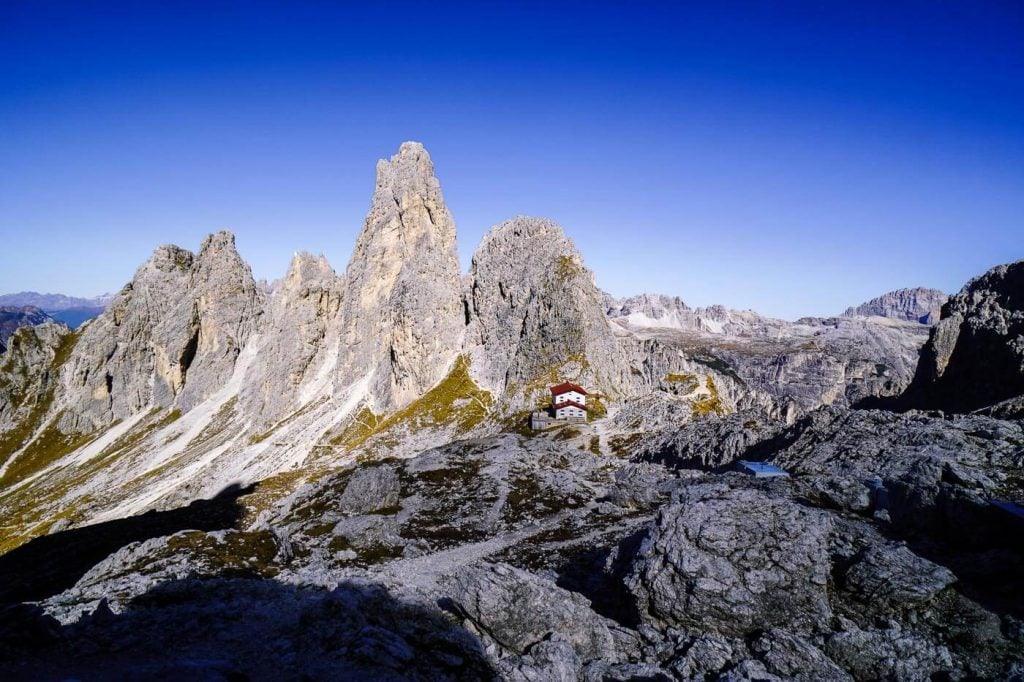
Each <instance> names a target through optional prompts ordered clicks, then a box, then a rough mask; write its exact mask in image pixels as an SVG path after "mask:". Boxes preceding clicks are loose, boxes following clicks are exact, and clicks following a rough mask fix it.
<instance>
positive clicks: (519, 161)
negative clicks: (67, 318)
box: [0, 0, 1024, 318]
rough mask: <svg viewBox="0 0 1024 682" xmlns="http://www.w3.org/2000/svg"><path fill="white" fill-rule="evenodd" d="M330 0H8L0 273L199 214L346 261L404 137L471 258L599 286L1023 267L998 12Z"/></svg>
mask: <svg viewBox="0 0 1024 682" xmlns="http://www.w3.org/2000/svg"><path fill="white" fill-rule="evenodd" d="M157 5H166V7H161V8H158V7H157ZM348 5H349V4H348V3H341V2H338V3H330V4H328V3H323V4H318V3H312V2H302V1H301V0H298V1H293V2H284V1H283V0H282V1H281V2H266V3H262V2H239V3H229V2H205V3H196V4H194V5H192V4H189V3H186V2H173V3H154V2H143V1H140V2H132V3H119V4H111V3H102V2H88V3H84V2H76V3H67V4H62V3H56V2H48V1H47V0H24V1H23V2H12V1H11V0H0V237H2V239H0V250H2V252H3V255H2V256H0V292H9V291H18V290H23V289H29V290H39V291H52V292H62V293H68V294H77V295H85V294H95V293H99V292H102V291H108V290H117V289H118V288H120V287H121V286H122V285H123V284H124V283H125V282H126V281H127V280H128V279H129V278H130V277H131V275H132V273H133V272H134V270H135V268H136V267H137V266H138V265H139V264H140V263H141V262H143V261H144V260H145V259H146V258H147V257H148V256H149V254H150V252H151V251H152V249H153V248H154V247H155V246H156V245H158V244H162V243H167V242H173V243H177V244H180V245H182V246H185V247H188V248H193V249H195V248H197V247H198V245H199V242H200V241H201V239H202V237H203V235H204V234H206V233H208V232H211V231H214V230H217V229H221V228H229V229H231V230H233V231H234V232H235V234H236V235H237V238H238V246H239V250H240V251H241V253H242V255H243V256H244V257H245V258H246V259H247V260H249V262H250V263H251V264H252V266H253V270H254V273H255V274H256V276H257V277H262V278H267V279H273V278H276V277H280V276H281V275H283V273H284V271H285V269H286V267H287V263H288V260H289V258H290V256H291V253H292V252H293V251H294V250H297V249H306V250H309V251H313V252H314V253H317V252H322V253H324V254H326V255H327V257H328V259H329V260H330V261H331V263H332V264H333V265H334V267H335V269H336V270H338V271H342V270H343V269H344V268H345V266H346V264H347V262H348V258H349V255H350V252H351V249H352V246H353V245H354V242H355V238H356V235H357V234H358V231H359V230H360V228H361V226H362V221H363V218H364V216H365V214H366V211H367V209H368V207H369V200H370V194H371V192H372V189H373V174H374V163H375V161H376V159H378V158H380V157H384V156H389V155H391V154H393V153H394V152H395V150H396V149H397V148H398V145H399V144H400V143H401V142H402V141H403V140H420V141H422V142H423V143H424V144H425V145H426V146H427V149H428V150H429V151H430V153H431V155H432V156H433V158H434V162H435V165H436V168H437V171H438V174H439V177H440V178H441V182H442V187H443V189H444V192H445V196H446V198H447V201H448V204H449V207H450V208H451V210H452V212H453V213H454V215H455V219H456V223H457V224H458V228H459V241H460V253H461V257H462V262H463V268H464V269H465V268H468V265H469V259H470V256H471V254H472V251H473V249H474V248H475V247H476V245H477V244H478V243H479V240H480V238H481V237H482V235H483V234H484V232H485V231H486V230H487V229H488V228H489V227H490V226H492V225H494V224H497V223H498V222H500V221H502V220H504V219H506V218H508V217H511V216H513V215H515V214H526V215H537V216H547V217H550V218H553V219H555V220H557V221H559V222H560V223H561V224H562V225H563V226H564V227H565V229H566V231H567V232H568V234H569V235H570V236H571V237H572V238H573V239H574V240H575V242H576V244H577V245H578V246H579V248H580V249H581V251H582V252H583V256H584V259H585V261H586V262H587V264H588V265H589V266H590V267H591V268H592V269H593V270H594V271H595V272H596V273H597V279H598V284H599V285H600V286H601V287H603V288H604V289H606V290H608V291H610V292H612V293H613V294H616V295H626V294H631V293H637V292H641V291H657V292H663V293H669V294H675V295H679V296H681V297H683V299H684V300H686V301H687V302H689V303H691V304H693V305H706V304H711V303H718V302H720V303H723V304H726V305H728V306H730V307H736V308H753V309H755V310H759V311H761V312H763V313H766V314H772V315H776V316H781V317H787V318H794V317H798V316H801V315H808V314H820V315H823V314H831V313H836V312H839V311H841V310H843V309H844V308H845V307H846V306H847V305H850V304H854V303H858V302H860V301H862V300H865V299H867V298H871V297H873V296H875V295H877V294H880V293H882V292H884V291H887V290H890V289H893V288H898V287H903V286H914V285H924V286H933V287H938V288H941V289H944V290H947V291H953V290H957V289H959V287H960V286H961V285H962V284H963V283H964V282H965V280H967V279H968V278H969V277H971V276H973V275H975V274H980V273H981V272H983V271H984V270H985V269H987V268H989V267H990V266H992V265H995V264H998V263H1001V262H1007V261H1011V260H1016V259H1020V258H1024V2H1020V1H1019V0H1011V1H1008V2H935V1H931V2H921V3H915V2H898V3H893V2H866V1H864V2H862V1H858V2H852V1H851V2H833V1H831V0H819V1H817V2H781V3H771V2H728V1H713V2H712V1H709V2H706V3H705V2H675V3H665V4H659V3H637V2H631V3H620V4H607V5H602V4H600V3H579V4H566V5H560V6H559V7H558V8H557V9H555V8H553V7H551V6H550V5H551V3H536V4H531V3H514V4H509V5H491V4H489V3H480V2H475V3H465V4H463V5H458V4H451V5H444V4H438V5H436V6H430V3H409V4H399V3H371V2H361V3H358V8H355V9H354V8H352V7H355V6H356V5H353V6H351V7H350V6H348ZM421 5H422V6H421ZM641 7H642V8H643V9H642V10H641V9H640V8H641Z"/></svg>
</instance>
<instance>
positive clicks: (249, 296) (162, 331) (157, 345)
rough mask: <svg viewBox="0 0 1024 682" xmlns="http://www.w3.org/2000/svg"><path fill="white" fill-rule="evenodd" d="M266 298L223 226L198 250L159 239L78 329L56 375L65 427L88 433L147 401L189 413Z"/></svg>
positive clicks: (224, 375) (228, 362)
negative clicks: (125, 281) (149, 254)
mask: <svg viewBox="0 0 1024 682" xmlns="http://www.w3.org/2000/svg"><path fill="white" fill-rule="evenodd" d="M264 304H265V299H264V296H263V294H262V292H261V291H260V290H259V289H258V288H257V286H256V283H255V282H254V281H253V278H252V272H251V270H250V269H249V266H248V265H247V264H246V263H245V261H243V260H242V258H241V256H239V255H238V252H237V251H236V250H235V238H234V236H233V235H232V234H231V233H229V232H219V233H217V234H214V235H210V236H209V237H207V238H206V239H205V240H204V241H203V244H202V246H201V248H200V249H199V253H198V254H197V255H193V254H192V253H191V252H189V251H186V250H185V249H181V248H178V247H176V246H161V247H160V248H158V249H157V250H156V251H155V252H154V254H153V256H152V257H151V258H150V259H149V261H147V262H146V263H145V264H144V265H143V266H142V267H141V268H139V270H138V271H137V272H136V273H135V277H134V278H133V279H132V281H131V282H130V283H129V284H128V285H127V286H125V288H124V289H122V290H121V292H120V293H119V294H118V295H117V296H116V297H115V299H114V301H113V302H112V303H111V304H110V307H109V308H108V309H107V310H106V311H105V312H104V313H103V315H101V316H100V317H99V318H97V319H96V320H95V321H94V322H92V323H91V324H89V325H88V326H87V327H86V328H85V329H84V330H83V332H82V334H81V338H80V339H79V342H78V343H77V344H76V346H75V351H74V352H73V353H72V356H71V358H70V360H69V361H68V363H67V365H66V366H65V368H64V373H63V374H62V383H63V391H62V393H63V395H62V399H61V400H60V403H61V405H60V406H61V407H62V408H63V410H64V417H63V418H62V420H61V424H62V427H63V428H64V429H65V430H73V431H82V432H90V431H93V430H95V429H97V428H100V427H102V426H105V425H107V424H109V423H110V422H111V421H113V420H115V419H124V418H127V417H129V416H131V415H133V414H135V413H137V412H139V411H140V410H142V409H144V408H146V407H147V406H150V405H155V406H170V405H175V406H177V407H179V408H180V409H182V410H184V411H187V410H188V409H191V407H193V406H194V405H195V404H197V403H198V402H200V401H202V400H203V399H204V398H206V397H208V396H210V395H211V394H212V393H214V392H215V391H217V390H218V389H219V388H220V387H221V386H222V385H223V384H224V383H225V382H226V381H227V379H228V378H229V377H230V376H231V374H232V371H233V370H234V365H235V360H236V359H237V358H238V355H239V353H240V352H241V349H242V347H243V346H244V345H245V344H246V343H247V341H248V340H249V338H250V336H252V335H253V333H254V332H255V331H256V330H257V326H258V324H259V320H260V317H261V315H262V313H263V307H264Z"/></svg>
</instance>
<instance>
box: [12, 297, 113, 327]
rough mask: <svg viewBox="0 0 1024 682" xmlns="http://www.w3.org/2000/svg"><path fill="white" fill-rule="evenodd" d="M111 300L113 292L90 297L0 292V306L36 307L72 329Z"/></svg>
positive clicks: (103, 307) (102, 309) (89, 318)
mask: <svg viewBox="0 0 1024 682" xmlns="http://www.w3.org/2000/svg"><path fill="white" fill-rule="evenodd" d="M112 300H114V294H100V295H99V296H93V297H92V298H81V297H78V296H68V295H66V294H40V293H39V292H37V291H19V292H18V293H16V294H0V306H13V307H19V308H21V307H26V306H29V307H33V308H38V309H39V310H42V311H43V312H45V313H46V314H48V315H49V316H50V317H52V318H53V319H55V320H60V321H61V322H64V323H65V324H67V325H68V326H69V327H71V328H72V329H77V328H78V327H80V326H81V325H82V324H84V323H85V322H87V321H88V320H91V319H92V318H94V317H96V316H97V315H99V314H100V313H102V312H103V311H104V310H106V309H107V306H108V305H110V302H111V301H112Z"/></svg>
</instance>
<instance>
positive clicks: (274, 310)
mask: <svg viewBox="0 0 1024 682" xmlns="http://www.w3.org/2000/svg"><path fill="white" fill-rule="evenodd" d="M343 287H344V283H343V281H342V280H341V279H340V278H339V277H338V276H337V275H335V273H334V270H333V269H332V268H331V266H330V264H329V263H328V262H327V259H326V258H324V257H323V256H319V257H317V256H313V255H311V254H309V253H304V252H303V253H296V254H295V255H294V256H293V258H292V261H291V264H290V265H289V267H288V273H287V274H286V275H285V277H284V279H283V280H281V282H280V283H279V284H278V286H277V287H276V288H275V289H274V290H273V293H272V294H271V295H270V298H269V302H268V306H267V309H268V310H267V313H268V314H267V319H266V322H265V325H264V327H265V328H264V332H263V334H264V336H265V341H264V344H263V346H262V347H261V349H260V362H259V363H256V364H254V366H253V368H252V369H251V370H250V372H249V375H248V376H247V377H246V379H245V387H244V389H243V402H244V404H245V409H246V412H247V413H249V414H252V415H254V417H255V419H256V426H257V428H261V429H262V428H265V427H267V426H269V425H270V424H272V423H273V422H276V421H279V420H282V419H285V418H287V417H288V415H290V414H293V413H294V412H295V411H297V410H299V409H302V407H303V404H304V402H305V401H304V400H303V397H304V396H303V395H302V389H303V387H305V386H310V385H311V384H312V383H313V382H315V380H316V378H317V377H319V376H323V378H324V379H325V380H329V378H330V374H331V373H332V372H333V371H334V367H333V365H331V355H332V352H333V353H337V350H338V349H337V344H338V334H339V320H338V313H339V310H340V308H341V301H342V296H343V292H344V289H343ZM324 388H328V387H327V386H325V387H324ZM315 389H316V387H313V390H311V391H310V394H314V393H318V391H316V390H315ZM312 397H314V396H313V395H310V398H312Z"/></svg>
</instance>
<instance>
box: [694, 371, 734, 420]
mask: <svg viewBox="0 0 1024 682" xmlns="http://www.w3.org/2000/svg"><path fill="white" fill-rule="evenodd" d="M705 386H707V389H708V391H709V392H710V395H709V396H708V397H707V398H703V399H701V400H698V401H696V402H694V403H693V417H694V418H695V419H696V418H697V417H704V416H707V415H709V414H718V415H722V414H726V412H727V410H726V409H725V405H723V404H722V399H721V398H720V397H719V396H718V387H717V386H715V380H714V379H712V378H711V377H708V378H707V381H706V382H705Z"/></svg>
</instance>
